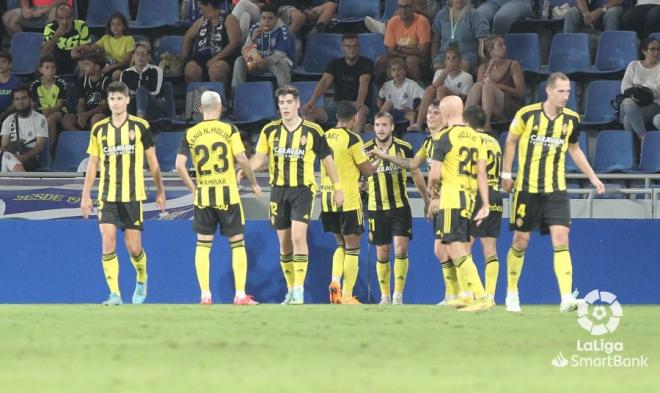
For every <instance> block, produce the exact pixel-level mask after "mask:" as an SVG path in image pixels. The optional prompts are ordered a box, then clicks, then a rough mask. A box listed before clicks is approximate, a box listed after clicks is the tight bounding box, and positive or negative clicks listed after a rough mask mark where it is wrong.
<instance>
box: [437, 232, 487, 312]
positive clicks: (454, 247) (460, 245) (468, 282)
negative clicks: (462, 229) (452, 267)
mask: <svg viewBox="0 0 660 393" xmlns="http://www.w3.org/2000/svg"><path fill="white" fill-rule="evenodd" d="M443 240H444V239H443ZM447 250H448V251H449V257H450V258H451V259H452V261H454V263H455V264H456V271H457V273H458V274H457V275H458V280H459V281H460V282H461V287H462V288H463V290H465V291H466V292H468V293H469V294H471V296H472V297H474V298H475V299H481V298H483V297H484V296H485V295H486V291H485V289H484V287H483V284H482V283H481V278H480V277H479V272H478V271H477V266H476V265H475V264H474V260H473V259H472V253H470V243H469V242H461V241H450V242H449V243H448V244H447Z"/></svg>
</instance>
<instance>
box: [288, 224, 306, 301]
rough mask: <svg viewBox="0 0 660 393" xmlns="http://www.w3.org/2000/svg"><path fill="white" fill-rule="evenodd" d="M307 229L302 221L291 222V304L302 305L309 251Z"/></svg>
mask: <svg viewBox="0 0 660 393" xmlns="http://www.w3.org/2000/svg"><path fill="white" fill-rule="evenodd" d="M307 227H308V224H307V223H306V222H302V221H296V220H293V221H292V222H291V242H292V244H293V271H294V279H293V300H292V301H291V304H303V303H304V296H303V294H304V290H305V277H306V276H307V267H308V265H309V250H308V249H307Z"/></svg>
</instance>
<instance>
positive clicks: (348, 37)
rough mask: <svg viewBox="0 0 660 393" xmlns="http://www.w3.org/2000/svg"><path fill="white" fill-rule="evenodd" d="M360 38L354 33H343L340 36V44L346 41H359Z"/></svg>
mask: <svg viewBox="0 0 660 393" xmlns="http://www.w3.org/2000/svg"><path fill="white" fill-rule="evenodd" d="M359 39H360V37H358V35H357V34H356V33H344V34H342V35H341V42H344V41H346V40H359Z"/></svg>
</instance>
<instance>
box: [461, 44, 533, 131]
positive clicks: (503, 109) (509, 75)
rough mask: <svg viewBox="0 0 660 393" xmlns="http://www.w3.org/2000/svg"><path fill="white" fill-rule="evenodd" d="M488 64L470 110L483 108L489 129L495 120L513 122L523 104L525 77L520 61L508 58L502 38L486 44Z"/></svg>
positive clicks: (468, 102)
mask: <svg viewBox="0 0 660 393" xmlns="http://www.w3.org/2000/svg"><path fill="white" fill-rule="evenodd" d="M484 46H485V51H484V52H485V55H486V62H485V63H483V64H481V65H480V66H479V69H478V70H477V83H475V84H474V86H472V89H471V90H470V94H468V97H467V100H466V102H465V106H466V107H470V106H474V105H481V106H482V107H483V108H484V111H485V112H486V127H485V129H486V130H489V131H490V130H491V124H490V123H491V120H492V119H496V120H509V119H511V118H513V115H514V114H515V113H516V111H517V110H518V109H520V107H521V106H522V104H523V101H524V98H525V76H524V75H523V71H522V67H521V66H520V63H518V62H517V61H516V60H511V59H507V58H506V44H505V43H504V38H502V37H501V36H493V37H490V38H488V39H487V40H486V43H485V45H484Z"/></svg>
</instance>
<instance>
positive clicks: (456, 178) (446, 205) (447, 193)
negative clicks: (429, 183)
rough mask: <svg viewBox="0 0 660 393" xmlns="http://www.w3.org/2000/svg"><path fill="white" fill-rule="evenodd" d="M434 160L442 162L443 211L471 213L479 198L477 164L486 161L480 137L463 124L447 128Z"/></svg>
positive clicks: (435, 149) (441, 194) (437, 143)
mask: <svg viewBox="0 0 660 393" xmlns="http://www.w3.org/2000/svg"><path fill="white" fill-rule="evenodd" d="M433 160H434V161H441V162H442V167H441V168H442V169H441V171H440V176H441V179H442V189H441V192H440V209H466V210H467V213H468V214H471V213H472V209H473V208H474V202H475V200H476V197H477V161H479V160H486V150H485V149H484V146H483V143H482V141H481V138H480V137H479V134H478V133H477V132H476V131H474V130H473V129H472V128H470V127H468V126H463V125H455V126H450V127H446V128H445V129H443V131H442V132H441V133H440V135H439V137H438V140H436V141H435V146H434V148H433Z"/></svg>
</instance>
